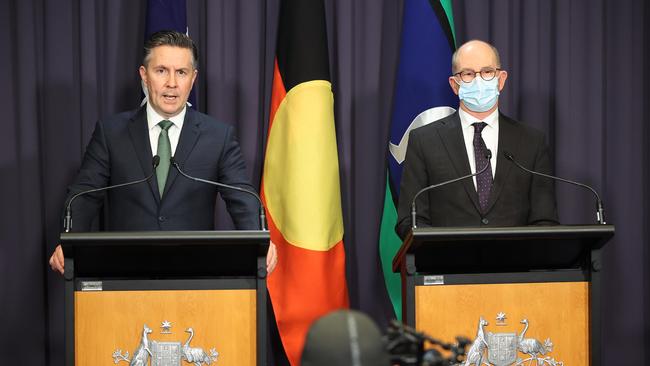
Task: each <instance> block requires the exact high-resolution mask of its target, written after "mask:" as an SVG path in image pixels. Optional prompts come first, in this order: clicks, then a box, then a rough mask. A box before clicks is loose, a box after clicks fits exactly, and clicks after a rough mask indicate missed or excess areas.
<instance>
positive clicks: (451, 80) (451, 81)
mask: <svg viewBox="0 0 650 366" xmlns="http://www.w3.org/2000/svg"><path fill="white" fill-rule="evenodd" d="M449 86H450V87H451V90H453V91H454V94H456V95H458V88H460V85H458V83H457V82H456V78H455V77H453V76H450V77H449Z"/></svg>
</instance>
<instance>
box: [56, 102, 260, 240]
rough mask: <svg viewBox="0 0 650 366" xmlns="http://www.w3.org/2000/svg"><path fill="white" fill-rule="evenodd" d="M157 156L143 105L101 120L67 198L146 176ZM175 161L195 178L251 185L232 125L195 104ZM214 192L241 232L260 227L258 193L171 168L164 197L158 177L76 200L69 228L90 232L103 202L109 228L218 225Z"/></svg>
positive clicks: (189, 228)
mask: <svg viewBox="0 0 650 366" xmlns="http://www.w3.org/2000/svg"><path fill="white" fill-rule="evenodd" d="M152 159H153V157H152V154H151V144H150V142H149V132H148V127H147V113H146V107H141V108H140V109H138V110H136V111H131V112H124V113H120V114H117V115H114V116H111V117H109V118H106V119H105V120H100V121H99V122H97V124H96V126H95V131H94V132H93V135H92V138H91V140H90V142H89V144H88V147H87V148H86V153H85V155H84V158H83V162H82V165H81V168H80V170H79V174H78V175H77V177H76V179H75V181H74V183H73V184H72V185H71V186H70V187H69V188H68V198H70V197H71V196H72V195H73V194H75V193H77V192H81V191H83V190H87V189H91V188H98V187H105V186H108V185H114V184H119V183H125V182H130V181H134V180H138V179H142V178H144V177H146V176H147V175H149V174H150V173H151V171H152ZM174 159H175V161H176V162H178V164H179V165H180V166H181V169H183V171H185V172H186V173H187V174H189V175H191V176H194V177H198V178H203V179H208V180H212V181H218V182H221V183H226V184H233V185H237V186H239V187H242V188H246V189H249V190H254V188H253V187H252V186H251V185H250V183H249V180H248V177H247V174H246V167H245V163H244V159H243V157H242V155H241V150H240V148H239V144H238V143H237V140H236V137H235V132H234V128H233V127H232V126H230V125H228V124H225V123H221V122H217V121H216V120H214V119H213V118H211V117H209V116H207V115H205V114H202V113H199V112H197V111H194V110H193V109H190V108H188V109H187V113H186V115H185V121H184V122H183V128H182V130H181V134H180V137H179V141H178V145H177V147H176V152H175V156H174ZM217 193H219V194H220V195H221V197H222V198H223V199H224V201H225V202H226V206H227V209H228V212H229V213H230V216H231V217H232V219H233V222H234V224H235V226H236V227H237V228H238V229H259V216H258V213H259V208H258V207H259V206H258V202H257V200H256V199H255V198H254V197H251V196H250V195H247V194H245V193H241V192H237V191H234V190H228V189H217V188H216V187H214V186H212V185H209V184H205V183H200V182H195V181H192V180H189V179H187V178H185V177H183V176H182V175H180V174H179V173H178V172H177V171H176V169H175V168H174V167H173V166H172V167H170V170H169V175H168V177H167V182H166V184H165V190H164V193H163V197H162V199H161V198H160V194H159V192H158V182H157V180H156V176H155V175H154V176H153V177H152V178H151V180H150V181H148V182H145V183H141V184H137V185H132V186H127V187H121V188H116V189H112V190H109V191H108V192H106V193H99V194H87V195H83V196H80V197H78V198H77V199H76V200H75V201H74V202H73V204H72V230H73V231H89V230H90V229H91V224H92V222H93V220H94V218H95V217H97V215H98V213H99V211H100V209H101V208H102V206H103V203H104V202H107V204H108V207H107V210H105V211H104V212H106V214H107V218H108V220H107V228H106V229H107V230H111V231H136V230H137V231H139V230H142V231H147V230H213V229H214V218H215V202H216V197H217ZM105 197H106V198H107V199H106V200H105ZM66 202H67V200H66Z"/></svg>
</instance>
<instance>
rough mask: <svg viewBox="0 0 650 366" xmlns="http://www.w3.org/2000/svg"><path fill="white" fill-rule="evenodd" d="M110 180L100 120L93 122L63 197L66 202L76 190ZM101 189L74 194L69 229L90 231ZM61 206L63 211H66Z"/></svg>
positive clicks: (100, 200) (102, 199)
mask: <svg viewBox="0 0 650 366" xmlns="http://www.w3.org/2000/svg"><path fill="white" fill-rule="evenodd" d="M109 180H110V159H109V153H108V146H107V144H106V138H105V136H104V130H103V126H102V123H101V121H99V122H97V124H96V125H95V130H94V132H93V135H92V138H91V139H90V142H89V143H88V146H87V147H86V152H85V154H84V157H83V161H82V163H81V168H80V169H79V172H78V174H77V176H76V178H75V180H74V181H73V183H72V184H71V185H70V186H69V187H68V194H67V197H66V200H65V206H67V204H68V202H69V200H70V198H72V196H74V195H75V194H77V193H79V192H82V191H85V190H89V189H93V188H101V187H106V186H107V185H108V184H109ZM104 196H105V193H104V192H99V193H89V194H85V195H82V196H79V197H77V198H76V199H75V200H74V202H73V203H72V205H71V214H72V231H90V230H91V226H92V223H93V220H94V219H95V218H96V217H97V216H98V214H99V210H100V208H101V207H102V205H103V203H104ZM65 209H66V207H64V210H63V213H64V215H65Z"/></svg>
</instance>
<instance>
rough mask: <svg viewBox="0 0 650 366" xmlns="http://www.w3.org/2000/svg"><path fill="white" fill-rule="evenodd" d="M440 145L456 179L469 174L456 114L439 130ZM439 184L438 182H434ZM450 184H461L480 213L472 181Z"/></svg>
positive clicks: (466, 180) (465, 149)
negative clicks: (451, 165)
mask: <svg viewBox="0 0 650 366" xmlns="http://www.w3.org/2000/svg"><path fill="white" fill-rule="evenodd" d="M439 131H440V137H441V140H442V143H443V144H444V145H445V149H446V150H447V154H448V155H449V160H450V161H451V162H452V164H453V166H454V169H455V170H456V175H457V176H458V177H461V176H464V175H467V174H470V167H469V160H468V158H467V148H466V147H465V139H464V138H463V130H462V126H461V124H460V117H459V116H458V112H456V113H454V114H453V115H451V117H450V118H449V119H446V120H445V128H441V129H439ZM434 183H439V182H434ZM452 184H462V185H463V188H465V192H467V195H468V196H469V199H470V200H471V201H472V203H473V204H474V207H475V208H476V209H477V210H478V211H479V212H480V211H481V209H480V205H479V202H478V194H477V193H476V188H474V181H473V180H472V179H463V180H462V181H461V182H458V183H452Z"/></svg>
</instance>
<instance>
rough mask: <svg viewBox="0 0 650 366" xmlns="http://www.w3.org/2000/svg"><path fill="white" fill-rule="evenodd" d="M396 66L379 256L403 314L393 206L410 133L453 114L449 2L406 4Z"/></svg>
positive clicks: (391, 293)
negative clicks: (394, 264)
mask: <svg viewBox="0 0 650 366" xmlns="http://www.w3.org/2000/svg"><path fill="white" fill-rule="evenodd" d="M400 40H401V44H400V54H399V65H398V68H397V77H396V81H395V93H394V96H393V113H392V119H391V127H390V143H389V152H390V154H389V155H388V172H387V183H386V195H385V199H384V213H383V217H382V222H381V229H380V236H379V254H380V257H381V262H382V269H383V272H384V280H385V282H386V288H387V290H388V294H389V296H390V299H391V301H392V303H393V308H394V310H395V315H396V316H397V318H398V319H399V318H400V317H401V315H402V298H401V282H400V276H399V274H397V273H393V271H392V262H393V257H394V256H395V254H396V253H397V251H398V249H399V247H400V245H401V244H402V242H401V240H400V238H399V237H398V236H397V234H396V233H395V224H396V223H397V209H396V207H397V202H398V198H399V185H400V180H401V177H402V162H403V161H404V158H405V157H406V148H407V146H408V140H409V132H410V131H411V130H412V129H414V128H417V127H420V126H424V125H426V124H428V123H431V122H433V121H435V120H438V119H440V118H443V117H445V116H447V115H449V114H451V113H453V112H454V111H455V109H454V108H452V106H453V107H457V106H458V97H456V96H455V95H454V93H453V91H452V90H451V88H450V87H449V82H448V77H449V75H450V74H451V55H452V53H453V52H454V50H455V49H456V46H455V41H454V23H453V16H452V10H451V0H408V1H404V18H403V20H402V34H401V38H400Z"/></svg>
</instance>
